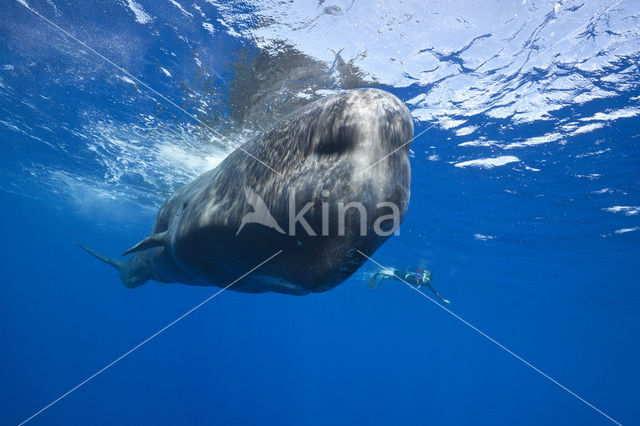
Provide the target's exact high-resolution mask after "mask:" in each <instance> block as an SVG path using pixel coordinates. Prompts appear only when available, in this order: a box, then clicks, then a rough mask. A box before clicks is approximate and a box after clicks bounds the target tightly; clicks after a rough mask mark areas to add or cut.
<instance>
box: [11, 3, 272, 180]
mask: <svg viewBox="0 0 640 426" xmlns="http://www.w3.org/2000/svg"><path fill="white" fill-rule="evenodd" d="M16 1H17V2H18V3H20V4H21V5H23V6H24V7H26V8H27V9H29V10H30V11H31V12H33V13H34V14H35V15H37V16H39V17H40V18H41V19H42V20H43V21H45V22H46V23H48V24H49V25H51V26H52V27H54V28H55V29H57V30H58V31H60V32H61V33H63V34H64V35H66V36H67V37H69V38H71V39H72V40H74V41H75V42H77V43H78V44H80V45H82V46H83V47H85V48H86V49H87V50H89V51H91V52H92V53H94V54H95V55H97V56H98V57H99V58H101V59H103V60H104V61H106V62H108V63H109V64H111V65H112V66H113V67H114V68H116V69H117V70H119V71H122V72H123V73H124V74H126V75H127V76H129V77H131V79H133V80H134V81H136V82H137V83H139V84H140V85H141V86H143V87H145V88H146V89H147V90H149V91H151V92H153V93H154V94H155V95H156V96H158V97H160V98H162V99H163V100H164V101H166V102H167V103H169V104H171V105H172V106H174V107H176V108H177V109H179V110H180V111H182V112H183V113H185V114H186V115H188V116H189V117H191V118H192V119H194V120H195V121H196V122H198V123H199V124H201V125H203V126H205V127H206V128H207V129H209V130H211V131H212V132H213V133H215V134H216V135H218V136H220V137H221V138H222V139H224V140H227V141H228V139H227V138H226V137H224V136H223V135H222V134H221V133H220V132H218V131H217V130H215V129H214V128H213V127H211V126H209V125H208V124H207V123H205V122H204V121H202V120H200V119H199V118H198V117H196V116H195V115H193V114H191V113H190V112H189V111H187V110H185V109H184V108H182V107H181V106H180V105H178V104H176V103H175V102H173V101H172V100H171V99H169V98H167V97H166V96H164V95H163V94H162V93H160V92H158V91H157V90H155V89H154V88H152V87H151V86H149V85H148V84H147V83H145V82H144V81H142V80H140V79H139V78H138V77H136V76H134V75H133V74H131V73H130V72H129V71H127V70H126V69H124V68H122V67H121V66H120V65H118V64H116V63H115V62H113V61H112V60H110V59H109V58H107V57H106V56H104V55H102V54H101V53H100V52H98V51H96V50H95V49H93V48H92V47H90V46H89V45H88V44H86V43H85V42H83V41H82V40H80V39H78V38H76V37H75V36H74V35H72V34H70V33H69V32H67V31H65V30H64V29H62V28H61V27H60V26H58V25H57V24H55V23H54V22H52V21H50V20H49V19H47V18H45V17H44V16H42V15H41V14H40V13H38V11H37V10H35V9H32V8H31V7H30V6H29V5H28V4H26V3H25V2H22V1H20V0H16ZM229 142H231V141H229ZM238 149H239V150H240V151H242V152H244V153H245V154H247V155H248V156H249V157H251V158H253V159H254V160H256V161H257V162H259V163H260V164H262V165H263V166H265V167H266V168H268V169H269V170H271V171H272V172H274V173H276V174H278V175H280V176H281V177H284V175H283V174H282V173H280V172H279V171H277V170H275V169H274V168H272V167H271V166H269V165H268V164H267V163H265V162H264V161H262V160H260V159H259V158H258V157H256V156H254V155H253V154H251V153H250V152H248V151H247V150H245V149H244V148H242V147H241V146H239V147H238Z"/></svg>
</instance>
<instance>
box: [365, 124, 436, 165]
mask: <svg viewBox="0 0 640 426" xmlns="http://www.w3.org/2000/svg"><path fill="white" fill-rule="evenodd" d="M435 125H436V123H433V124H432V125H431V126H429V127H427V128H426V129H424V130H423V131H421V132H420V133H418V134H417V135H416V136H414V137H412V138H411V139H409V140H408V141H406V142H405V143H403V144H402V145H400V146H399V147H397V148H396V149H394V150H393V151H391V152H390V153H388V154H387V155H385V156H384V157H382V158H381V159H379V160H378V161H376V162H375V163H373V164H372V165H370V166H369V167H367V168H366V169H364V170H361V171H359V172H358V173H356V176H357V175H361V174H362V173H364V172H366V171H367V170H369V169H370V168H372V167H373V166H375V165H376V164H378V163H379V162H381V161H382V160H384V159H385V158H387V157H388V156H390V155H393V154H394V153H395V152H396V151H398V150H400V149H402V148H404V147H405V146H407V145H408V144H410V143H411V142H413V141H414V140H415V139H417V138H418V137H420V136H422V135H423V134H425V133H426V132H427V130H429V129H431V128H432V127H433V126H435Z"/></svg>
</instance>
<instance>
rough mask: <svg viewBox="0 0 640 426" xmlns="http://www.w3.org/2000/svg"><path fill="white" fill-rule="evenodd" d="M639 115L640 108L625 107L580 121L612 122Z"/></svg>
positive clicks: (596, 114)
mask: <svg viewBox="0 0 640 426" xmlns="http://www.w3.org/2000/svg"><path fill="white" fill-rule="evenodd" d="M637 115H640V108H636V107H627V108H622V109H618V110H615V111H609V112H597V113H595V114H594V115H593V116H591V117H585V118H581V119H580V121H594V120H600V121H614V120H618V119H620V118H631V117H635V116H637Z"/></svg>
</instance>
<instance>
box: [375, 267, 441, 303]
mask: <svg viewBox="0 0 640 426" xmlns="http://www.w3.org/2000/svg"><path fill="white" fill-rule="evenodd" d="M378 278H380V280H378V281H377V283H376V280H377V279H378ZM388 278H393V279H395V280H398V281H404V282H406V283H409V284H414V283H415V285H416V286H417V288H420V287H421V286H423V285H426V286H427V287H429V290H431V291H432V292H433V294H435V295H436V297H437V298H438V299H440V300H441V301H442V302H444V303H450V302H449V301H448V300H447V299H444V298H443V297H442V296H440V293H438V292H437V291H436V289H435V288H433V286H432V285H431V272H429V271H425V272H423V273H421V274H420V273H418V272H406V271H400V270H398V269H393V268H389V269H382V270H380V271H378V272H376V273H375V274H373V276H372V277H371V279H370V280H369V282H368V283H367V287H369V288H378V287H380V285H381V284H382V281H384V280H386V279H388Z"/></svg>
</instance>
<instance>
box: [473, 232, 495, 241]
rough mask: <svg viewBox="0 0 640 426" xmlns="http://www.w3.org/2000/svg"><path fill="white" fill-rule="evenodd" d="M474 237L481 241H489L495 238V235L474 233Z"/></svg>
mask: <svg viewBox="0 0 640 426" xmlns="http://www.w3.org/2000/svg"><path fill="white" fill-rule="evenodd" d="M473 238H475V239H476V240H480V241H487V240H493V239H494V238H495V237H494V236H493V235H483V234H473Z"/></svg>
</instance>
